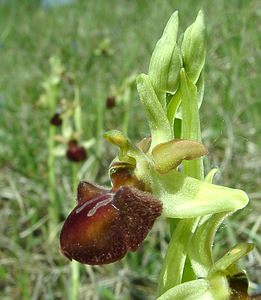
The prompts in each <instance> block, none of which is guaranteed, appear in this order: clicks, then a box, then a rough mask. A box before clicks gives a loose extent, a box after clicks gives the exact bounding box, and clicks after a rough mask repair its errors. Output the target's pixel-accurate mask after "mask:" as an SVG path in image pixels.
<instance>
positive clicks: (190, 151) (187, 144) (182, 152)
mask: <svg viewBox="0 0 261 300" xmlns="http://www.w3.org/2000/svg"><path fill="white" fill-rule="evenodd" d="M207 153H208V151H207V149H206V148H205V146H204V145H203V144H201V143H199V142H196V141H190V140H182V139H181V140H180V139H176V140H171V141H169V142H166V143H161V144H158V145H157V146H155V147H154V148H153V149H152V157H153V160H154V163H155V169H156V170H157V171H158V172H160V173H167V172H169V171H170V170H173V169H176V168H177V166H178V165H179V164H180V163H181V162H182V161H183V160H184V159H185V160H192V159H195V158H198V157H201V156H203V155H206V154H207Z"/></svg>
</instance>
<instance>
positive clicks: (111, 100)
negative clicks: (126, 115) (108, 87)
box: [106, 96, 116, 109]
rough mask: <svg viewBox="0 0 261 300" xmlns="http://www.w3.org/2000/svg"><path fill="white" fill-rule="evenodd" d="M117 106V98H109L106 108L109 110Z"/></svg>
mask: <svg viewBox="0 0 261 300" xmlns="http://www.w3.org/2000/svg"><path fill="white" fill-rule="evenodd" d="M115 105H116V97H115V96H109V97H107V99H106V107H107V108H108V109H110V108H113V107H114V106H115Z"/></svg>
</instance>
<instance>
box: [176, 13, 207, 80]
mask: <svg viewBox="0 0 261 300" xmlns="http://www.w3.org/2000/svg"><path fill="white" fill-rule="evenodd" d="M204 31H205V26H204V15H203V12H202V11H201V10H200V11H199V13H198V16H197V18H196V21H195V22H194V23H193V24H192V25H190V26H189V27H188V28H187V30H186V31H185V33H184V38H183V41H182V45H181V50H182V55H183V62H184V68H185V70H186V73H187V74H188V76H189V78H190V80H192V82H193V83H196V82H197V81H198V79H199V76H200V73H201V71H202V68H203V66H204V62H205V55H206V48H205V37H204Z"/></svg>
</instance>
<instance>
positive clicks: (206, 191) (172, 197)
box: [152, 171, 249, 218]
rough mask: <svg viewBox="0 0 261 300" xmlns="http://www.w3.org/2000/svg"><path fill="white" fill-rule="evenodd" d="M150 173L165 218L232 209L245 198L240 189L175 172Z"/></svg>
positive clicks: (197, 215)
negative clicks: (152, 176)
mask: <svg viewBox="0 0 261 300" xmlns="http://www.w3.org/2000/svg"><path fill="white" fill-rule="evenodd" d="M154 176H155V178H154V179H153V184H152V189H153V192H154V194H155V195H156V196H157V197H158V198H159V199H160V200H161V201H162V203H163V215H165V216H166V217H167V218H195V217H200V216H204V215H209V214H215V213H222V212H232V211H236V210H238V209H241V208H243V207H245V206H246V205H247V203H248V200H249V199H248V196H247V194H246V193H245V192H243V191H241V190H238V189H231V188H227V187H223V186H218V185H214V184H210V183H207V182H204V181H200V180H198V179H195V178H192V177H187V176H184V175H183V174H182V173H180V172H177V171H170V172H169V173H167V174H163V175H160V174H158V175H154ZM173 183H175V184H173Z"/></svg>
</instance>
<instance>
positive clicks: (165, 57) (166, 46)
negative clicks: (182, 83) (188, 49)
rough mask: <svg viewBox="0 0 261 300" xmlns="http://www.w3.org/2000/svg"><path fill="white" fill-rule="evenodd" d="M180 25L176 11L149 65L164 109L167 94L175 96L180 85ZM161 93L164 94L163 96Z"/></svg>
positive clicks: (150, 73)
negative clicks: (178, 42)
mask: <svg viewBox="0 0 261 300" xmlns="http://www.w3.org/2000/svg"><path fill="white" fill-rule="evenodd" d="M178 25H179V18H178V12H177V11H176V12H174V13H173V15H172V16H171V18H170V19H169V21H168V23H167V25H166V27H165V29H164V32H163V35H162V37H161V38H160V40H159V41H158V42H157V44H156V47H155V49H154V51H153V53H152V57H151V60H150V65H149V71H148V75H149V77H150V80H151V82H152V84H153V87H154V88H155V91H156V94H157V95H158V97H159V99H160V101H161V104H162V107H163V108H165V106H166V103H165V101H166V99H165V94H166V93H171V94H173V93H174V92H175V91H176V90H177V88H178V84H179V70H180V68H181V66H182V55H181V50H180V49H179V47H178V45H177V44H176V40H177V33H178ZM161 92H163V96H162V94H161Z"/></svg>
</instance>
